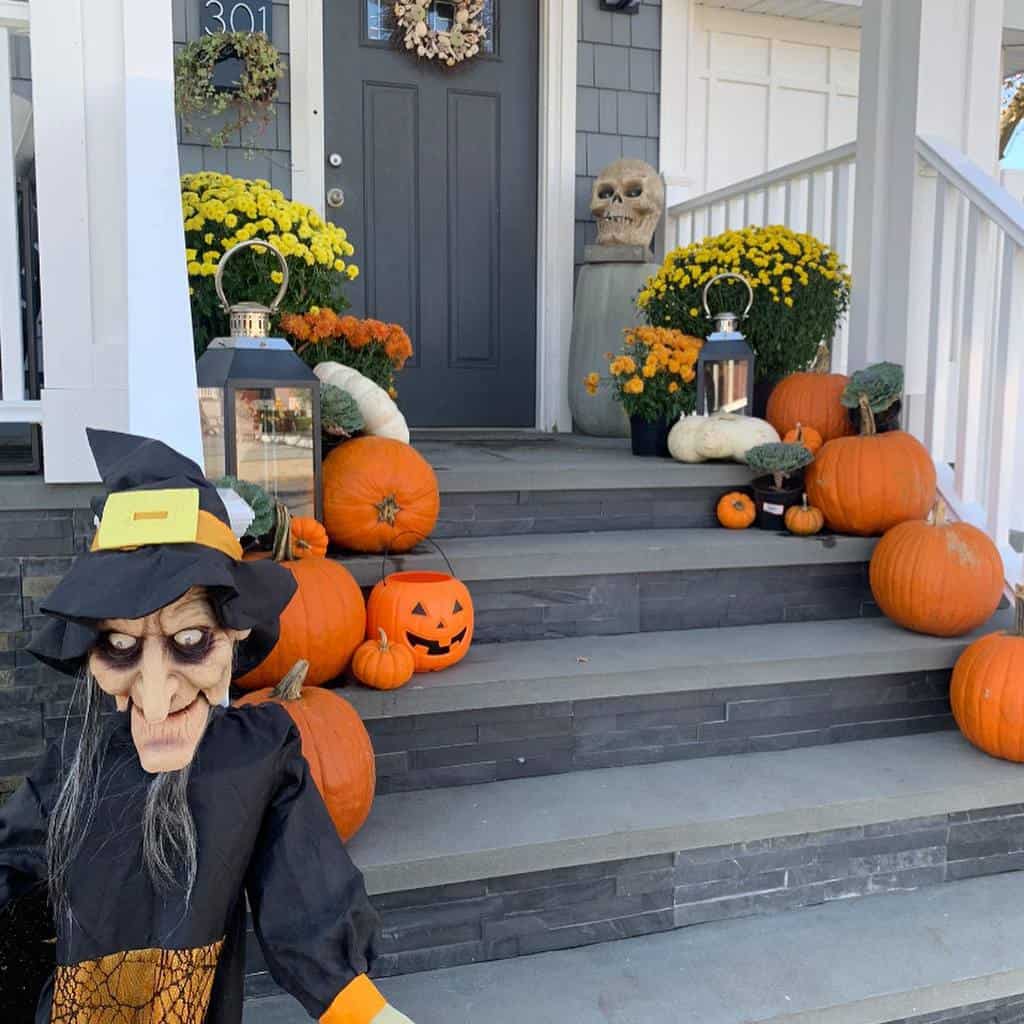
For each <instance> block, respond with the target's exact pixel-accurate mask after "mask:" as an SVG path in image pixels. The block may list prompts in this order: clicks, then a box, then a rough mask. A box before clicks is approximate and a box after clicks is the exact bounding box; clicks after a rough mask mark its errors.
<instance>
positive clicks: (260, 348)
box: [196, 238, 321, 518]
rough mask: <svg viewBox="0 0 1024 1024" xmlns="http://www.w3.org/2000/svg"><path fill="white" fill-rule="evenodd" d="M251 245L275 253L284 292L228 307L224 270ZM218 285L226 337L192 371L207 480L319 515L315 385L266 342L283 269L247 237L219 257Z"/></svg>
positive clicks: (279, 341)
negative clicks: (255, 487)
mask: <svg viewBox="0 0 1024 1024" xmlns="http://www.w3.org/2000/svg"><path fill="white" fill-rule="evenodd" d="M255 245H260V246H265V247H266V248H267V249H270V250H271V251H272V252H273V253H274V254H275V255H276V256H277V258H278V261H279V263H280V265H281V270H282V273H283V277H284V279H283V281H282V283H281V288H280V290H279V291H278V293H277V296H276V298H275V299H274V301H273V303H271V305H270V306H264V305H262V304H260V303H258V302H240V303H236V304H235V305H233V306H231V305H229V304H228V301H227V298H226V297H225V295H224V285H223V280H222V279H223V274H224V266H225V264H226V263H227V261H228V259H229V258H230V257H231V256H232V255H234V254H235V253H236V252H238V251H239V250H240V249H244V248H248V247H250V246H255ZM215 283H216V287H217V296H218V298H219V299H220V302H221V305H222V306H223V308H224V310H225V312H227V313H228V315H229V317H230V322H231V327H230V333H231V336H230V337H228V338H215V339H214V340H213V341H211V342H210V346H209V348H207V350H206V351H205V352H204V353H203V355H202V356H201V357H200V359H199V363H198V364H197V366H196V375H197V378H198V383H199V417H200V423H201V425H202V431H203V459H204V461H205V464H206V465H205V470H206V475H207V476H208V477H209V478H210V479H211V480H216V479H217V478H218V477H221V476H224V475H225V474H226V475H228V476H234V477H237V478H238V479H240V480H247V481H249V482H250V483H254V484H259V485H260V486H261V487H263V488H264V489H265V490H266V491H267V492H268V493H269V494H270V495H271V496H272V497H274V498H276V499H277V500H278V501H280V502H282V503H283V504H285V505H287V506H288V508H289V509H290V511H291V512H292V514H293V515H300V516H316V517H317V518H320V514H321V493H320V490H321V489H320V381H319V380H318V379H317V377H316V375H315V374H314V373H313V371H312V370H311V369H310V368H309V367H308V366H307V365H306V364H305V363H304V362H303V361H302V360H301V359H300V358H299V357H298V356H297V355H296V354H295V352H294V350H293V349H292V347H291V345H289V344H288V342H287V341H285V339H284V338H271V337H268V335H269V333H270V319H271V317H272V316H273V315H274V314H275V313H276V312H277V309H278V306H280V304H281V300H282V299H283V298H284V296H285V292H286V291H287V290H288V264H287V262H286V261H285V259H284V257H283V256H282V255H281V254H280V253H279V252H278V251H277V250H276V249H275V248H274V247H273V246H272V245H270V244H269V243H268V242H265V241H263V240H261V239H258V238H252V239H249V240H248V241H245V242H240V243H239V244H238V245H236V246H234V247H233V248H231V249H229V250H228V251H227V252H226V253H225V254H224V255H223V256H222V257H221V261H220V263H219V264H218V266H217V276H216V279H215Z"/></svg>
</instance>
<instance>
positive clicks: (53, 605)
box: [29, 430, 295, 676]
mask: <svg viewBox="0 0 1024 1024" xmlns="http://www.w3.org/2000/svg"><path fill="white" fill-rule="evenodd" d="M87 433H88V437H89V445H90V447H91V448H92V453H93V457H94V458H95V460H96V466H97V468H98V469H99V472H100V477H101V478H102V480H103V483H104V485H105V487H106V488H107V491H108V494H107V496H106V498H103V499H100V502H99V503H98V504H99V505H101V506H102V507H98V508H96V509H95V511H96V512H97V520H98V524H99V525H98V529H97V533H96V537H95V539H94V540H93V544H92V549H91V550H90V551H88V552H87V553H85V554H83V555H80V556H79V557H78V559H77V560H76V561H75V564H74V565H73V566H72V567H71V569H70V570H69V572H68V573H67V575H66V576H65V577H64V578H63V579H62V580H61V582H60V583H58V584H57V587H56V588H55V589H54V591H53V592H52V593H51V594H50V596H49V597H48V598H47V599H46V600H45V601H44V602H43V605H42V611H43V612H44V613H46V614H47V615H48V616H50V621H49V622H48V623H47V624H46V625H45V626H44V627H43V628H42V629H41V630H40V631H39V632H38V633H37V634H36V636H35V638H34V639H33V641H32V643H31V644H30V645H29V650H30V651H31V652H32V653H33V654H34V655H35V656H36V657H37V658H39V659H40V660H41V661H43V662H45V663H46V664H48V665H51V666H53V667H54V668H56V669H58V670H59V671H61V672H65V673H67V674H69V675H74V674H77V673H78V672H79V671H80V670H81V669H82V668H83V667H84V665H85V662H86V660H87V658H88V655H89V652H90V651H91V650H92V648H93V647H94V646H95V644H96V641H97V639H98V636H99V629H98V624H99V623H100V622H101V621H102V620H104V619H140V618H143V617H144V616H146V615H149V614H151V613H152V612H155V611H157V610H159V609H160V608H163V607H165V606H166V605H168V604H171V603H172V602H174V601H176V600H177V599H178V598H179V597H181V596H182V595H183V594H185V593H186V592H187V591H188V590H190V589H191V588H192V587H203V588H205V590H206V592H207V595H208V597H209V599H210V601H211V603H212V605H213V607H214V610H215V612H216V613H217V617H218V619H219V620H220V622H221V624H222V625H224V626H226V627H228V628H230V629H239V630H245V629H249V630H251V631H252V632H251V633H250V634H249V636H248V638H247V639H246V640H244V641H242V642H241V643H240V644H239V646H238V652H237V663H236V666H235V675H236V676H240V675H243V674H244V673H246V672H248V671H250V670H251V669H252V668H255V666H256V665H258V664H259V663H260V662H261V661H263V660H264V658H266V656H267V655H268V654H269V653H270V651H271V649H272V648H273V646H274V644H276V643H277V638H278V632H279V623H278V620H279V618H280V616H281V612H283V611H284V609H285V607H286V606H287V604H288V602H289V601H290V600H291V598H292V595H293V594H294V593H295V580H294V578H293V577H292V575H291V573H290V572H288V570H287V569H284V568H283V567H282V566H280V565H277V564H276V563H274V562H271V561H269V560H265V561H257V562H245V561H242V549H241V546H240V545H239V543H238V540H237V539H236V538H235V536H234V534H233V533H232V532H231V527H230V525H229V520H228V514H227V511H226V509H225V508H224V503H223V502H222V501H221V499H220V495H219V494H218V493H217V488H216V487H215V486H214V485H213V484H212V483H210V481H209V480H207V479H206V477H205V475H204V474H203V471H202V470H201V469H200V468H199V466H198V465H196V463H195V462H193V461H192V460H191V459H189V458H186V457H185V456H184V455H181V454H180V453H179V452H176V451H175V450H174V449H173V448H170V447H169V446H168V445H166V444H164V443H163V442H161V441H155V440H153V439H152V438H148V437H137V436H135V435H133V434H121V433H117V432H115V431H109V430H89V431H88V432H87Z"/></svg>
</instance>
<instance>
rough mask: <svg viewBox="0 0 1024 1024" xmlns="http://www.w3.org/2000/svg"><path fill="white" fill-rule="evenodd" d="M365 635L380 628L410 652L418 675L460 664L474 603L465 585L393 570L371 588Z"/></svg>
mask: <svg viewBox="0 0 1024 1024" xmlns="http://www.w3.org/2000/svg"><path fill="white" fill-rule="evenodd" d="M366 612H367V622H366V630H367V636H368V637H375V636H377V635H378V631H379V630H380V629H383V630H384V632H385V633H387V635H388V636H389V637H390V638H391V639H392V640H394V641H396V642H398V641H400V642H401V643H404V644H406V645H407V646H408V647H409V648H410V650H411V651H412V653H413V658H414V660H415V662H416V671H417V672H436V671H437V670H438V669H442V668H448V667H450V666H451V665H455V664H456V663H457V662H460V661H461V660H462V659H463V658H464V657H465V656H466V652H467V651H468V650H469V645H470V643H472V640H473V601H472V599H471V598H470V596H469V591H468V590H467V589H466V585H465V584H464V583H462V582H461V581H460V580H457V579H455V578H454V577H453V576H448V575H446V574H445V573H440V572H395V573H392V574H391V575H390V576H388V577H386V578H385V579H384V580H382V581H381V582H380V583H378V584H377V586H375V587H374V588H373V592H372V593H371V594H370V600H369V601H368V602H367V607H366Z"/></svg>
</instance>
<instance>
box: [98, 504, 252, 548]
mask: <svg viewBox="0 0 1024 1024" xmlns="http://www.w3.org/2000/svg"><path fill="white" fill-rule="evenodd" d="M148 544H200V545H202V546H203V547H206V548H213V550H214V551H220V552H221V553H222V554H225V555H227V556H228V558H231V559H234V561H236V562H238V561H241V559H242V545H241V544H240V543H239V542H238V538H237V537H236V536H235V535H234V534H233V533H232V532H231V528H230V527H229V526H228V525H227V524H226V523H223V522H221V520H219V519H218V518H217V517H216V516H215V515H211V514H210V513H209V512H206V511H205V510H203V509H201V508H200V507H199V491H198V490H196V489H195V488H189V489H185V488H181V489H176V490H166V491H121V492H119V493H116V494H111V495H110V497H108V498H107V502H106V505H104V508H103V518H102V519H101V521H100V525H99V528H98V529H97V531H96V536H95V537H94V538H93V541H92V548H91V550H92V551H132V550H134V549H135V548H141V547H144V546H145V545H148Z"/></svg>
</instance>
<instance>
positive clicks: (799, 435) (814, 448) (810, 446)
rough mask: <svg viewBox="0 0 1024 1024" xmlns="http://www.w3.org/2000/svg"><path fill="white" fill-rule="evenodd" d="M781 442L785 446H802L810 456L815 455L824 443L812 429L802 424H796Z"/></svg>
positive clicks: (819, 435)
mask: <svg viewBox="0 0 1024 1024" xmlns="http://www.w3.org/2000/svg"><path fill="white" fill-rule="evenodd" d="M782 440H783V441H784V442H785V443H786V444H802V445H803V446H804V447H805V448H806V449H807V450H808V451H809V452H810V453H811V454H812V455H817V454H818V450H819V449H820V448H821V446H822V445H823V444H824V443H825V441H824V439H823V438H822V436H821V434H819V433H818V431H816V430H815V429H814V427H805V426H804V425H803V424H802V423H798V424H797V425H796V426H795V427H794V428H793V429H792V430H791V431H789V433H788V434H786V436H785V437H784V438H783V439H782Z"/></svg>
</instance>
